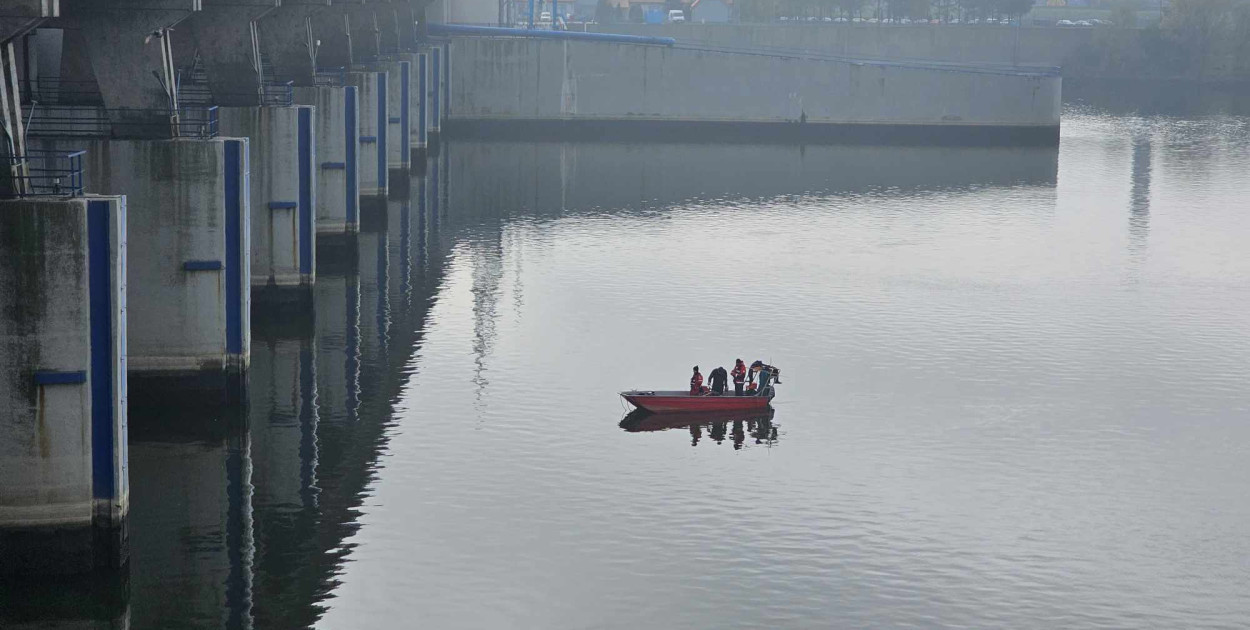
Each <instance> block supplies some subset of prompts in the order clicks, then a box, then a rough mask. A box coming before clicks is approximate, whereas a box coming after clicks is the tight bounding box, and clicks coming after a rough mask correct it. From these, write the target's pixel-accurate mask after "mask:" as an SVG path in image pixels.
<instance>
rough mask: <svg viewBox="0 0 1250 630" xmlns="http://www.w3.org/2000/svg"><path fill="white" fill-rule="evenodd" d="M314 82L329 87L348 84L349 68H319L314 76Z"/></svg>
mask: <svg viewBox="0 0 1250 630" xmlns="http://www.w3.org/2000/svg"><path fill="white" fill-rule="evenodd" d="M313 84H314V85H320V86H329V87H343V86H344V85H347V68H317V74H315V75H314V76H313Z"/></svg>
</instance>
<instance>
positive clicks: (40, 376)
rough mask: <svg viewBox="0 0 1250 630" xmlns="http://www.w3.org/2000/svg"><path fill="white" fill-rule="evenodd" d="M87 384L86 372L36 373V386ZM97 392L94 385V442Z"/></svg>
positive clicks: (110, 409) (93, 358) (93, 357)
mask: <svg viewBox="0 0 1250 630" xmlns="http://www.w3.org/2000/svg"><path fill="white" fill-rule="evenodd" d="M94 323H95V322H94V321H92V324H94ZM91 332H92V333H94V332H95V330H92V331H91ZM93 341H94V339H93ZM91 354H92V356H91V360H92V362H93V363H94V361H95V353H94V352H92V353H91ZM105 367H106V368H107V367H108V365H107V364H105ZM110 374H111V372H110ZM86 382H87V372H86V370H78V371H77V372H53V371H42V372H35V384H36V385H81V384H83V383H86ZM95 390H96V387H94V384H93V386H92V388H91V423H92V441H93V442H94V440H95V402H96V401H95ZM106 402H109V405H108V408H109V415H110V416H111V415H112V409H113V405H112V403H111V401H107V400H106ZM93 464H94V462H93Z"/></svg>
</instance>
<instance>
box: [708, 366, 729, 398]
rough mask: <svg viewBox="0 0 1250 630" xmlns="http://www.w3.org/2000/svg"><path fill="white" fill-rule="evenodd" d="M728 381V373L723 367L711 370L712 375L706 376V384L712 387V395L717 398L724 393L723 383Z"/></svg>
mask: <svg viewBox="0 0 1250 630" xmlns="http://www.w3.org/2000/svg"><path fill="white" fill-rule="evenodd" d="M728 381H729V373H728V372H726V371H725V368H723V367H718V368H716V369H715V370H712V373H711V374H709V375H708V382H709V383H710V384H711V385H712V393H713V394H716V395H717V396H720V395H721V394H724V393H725V383H727V382H728Z"/></svg>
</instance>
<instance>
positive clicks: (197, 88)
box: [178, 81, 295, 107]
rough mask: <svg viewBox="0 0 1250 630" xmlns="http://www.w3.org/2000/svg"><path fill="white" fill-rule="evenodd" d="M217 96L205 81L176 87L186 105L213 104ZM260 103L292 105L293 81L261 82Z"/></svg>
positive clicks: (269, 105)
mask: <svg viewBox="0 0 1250 630" xmlns="http://www.w3.org/2000/svg"><path fill="white" fill-rule="evenodd" d="M217 96H219V95H216V94H214V93H213V91H212V90H211V89H210V88H209V87H208V83H206V82H205V83H201V82H198V81H196V82H193V83H186V84H183V85H182V86H181V87H180V88H179V89H178V98H179V100H181V101H182V102H183V103H186V104H188V105H201V106H208V105H214V104H216V101H217ZM231 96H244V94H242V93H237V94H231ZM248 96H251V95H248ZM260 104H261V106H262V107H290V106H291V105H294V104H295V82H294V81H272V82H266V83H264V84H262V85H261V102H260Z"/></svg>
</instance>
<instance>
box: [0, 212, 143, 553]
mask: <svg viewBox="0 0 1250 630" xmlns="http://www.w3.org/2000/svg"><path fill="white" fill-rule="evenodd" d="M125 274H126V204H125V200H124V198H121V197H102V198H94V197H88V198H77V199H38V200H36V199H31V200H19V201H3V202H0V294H3V295H6V296H9V299H8V300H7V303H6V305H5V307H4V308H0V355H2V356H5V357H8V358H9V359H10V360H9V361H8V362H6V363H5V364H3V365H0V479H3V483H0V574H6V573H28V572H57V573H60V572H77V571H83V570H88V569H90V568H92V566H100V565H114V566H116V565H119V564H121V563H122V562H124V559H125V551H126V547H125V538H124V532H125V526H124V524H125V519H126V516H127V514H128V512H129V496H130V495H129V483H128V470H127V461H128V460H127V450H126V408H127V405H126V281H125ZM93 530H94V531H93ZM97 531H103V532H106V534H105V535H104V536H100V535H99V534H98V533H96V532H97ZM99 542H104V544H103V545H101V544H99Z"/></svg>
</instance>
